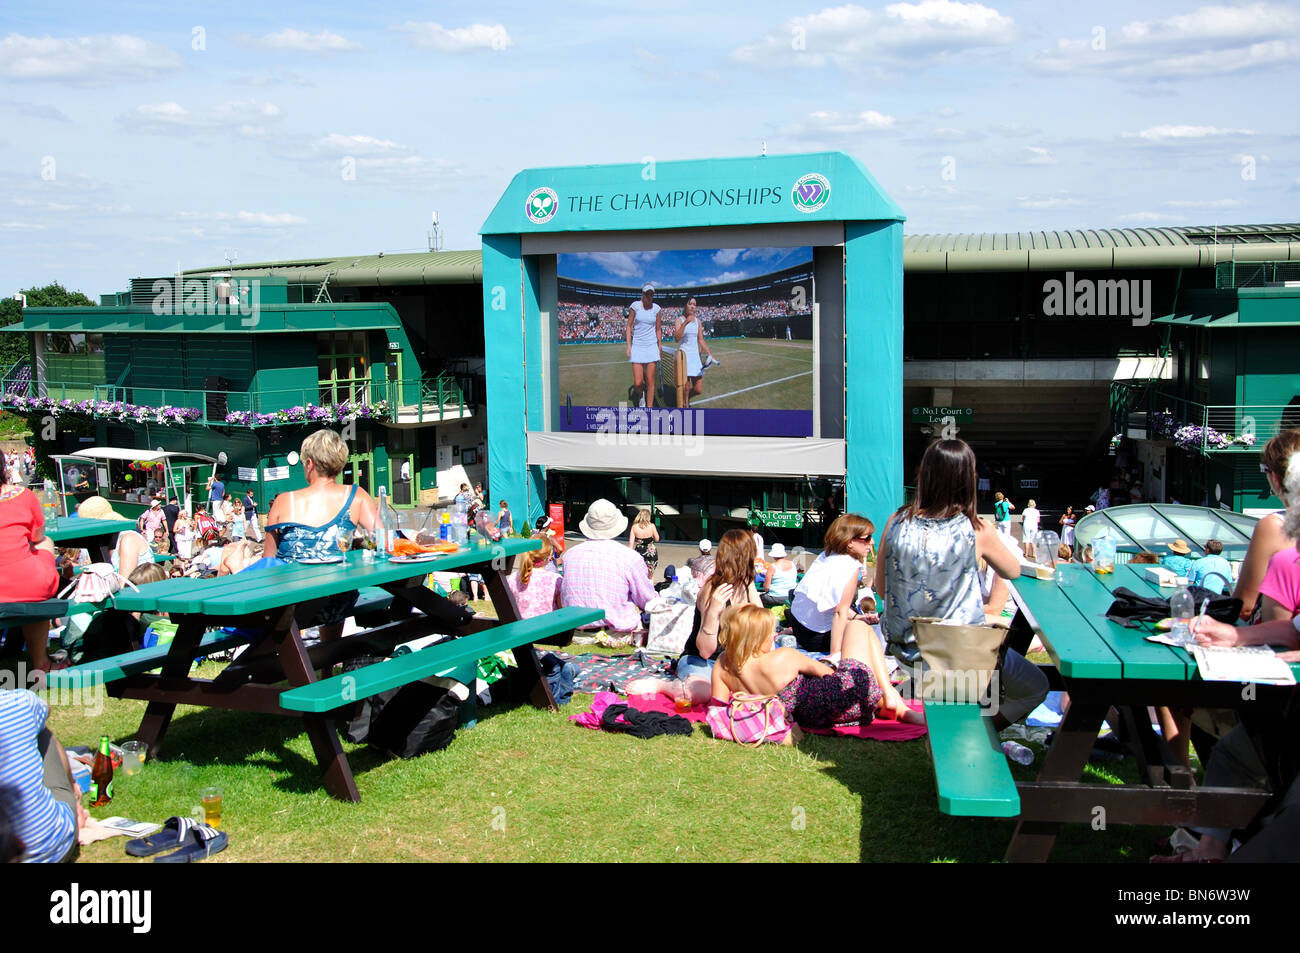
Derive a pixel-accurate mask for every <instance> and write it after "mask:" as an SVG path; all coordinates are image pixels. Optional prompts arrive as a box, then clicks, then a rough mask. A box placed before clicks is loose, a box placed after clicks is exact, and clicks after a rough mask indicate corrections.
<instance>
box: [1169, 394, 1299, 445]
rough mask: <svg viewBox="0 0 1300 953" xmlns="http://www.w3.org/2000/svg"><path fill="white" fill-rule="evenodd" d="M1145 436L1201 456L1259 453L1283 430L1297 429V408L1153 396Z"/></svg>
mask: <svg viewBox="0 0 1300 953" xmlns="http://www.w3.org/2000/svg"><path fill="white" fill-rule="evenodd" d="M1147 420H1148V426H1147V433H1148V435H1149V436H1151V437H1154V438H1161V439H1166V440H1172V441H1173V442H1174V443H1175V444H1177V445H1178V446H1180V447H1183V448H1185V449H1188V450H1196V451H1198V452H1200V453H1205V454H1211V453H1258V452H1259V451H1260V450H1261V449H1263V446H1264V444H1266V443H1267V442H1268V441H1269V440H1270V439H1272V438H1273V437H1275V436H1277V434H1278V433H1279V432H1281V431H1282V430H1287V429H1290V428H1292V427H1300V405H1294V404H1199V403H1197V402H1196V401H1191V400H1186V399H1184V398H1181V397H1173V396H1171V395H1169V394H1163V393H1159V392H1152V394H1151V398H1150V406H1149V409H1148V412H1147Z"/></svg>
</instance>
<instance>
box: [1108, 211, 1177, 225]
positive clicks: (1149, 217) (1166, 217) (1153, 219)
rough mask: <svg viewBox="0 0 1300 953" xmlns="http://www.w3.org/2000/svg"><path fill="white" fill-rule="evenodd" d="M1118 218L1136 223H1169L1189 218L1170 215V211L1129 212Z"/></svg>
mask: <svg viewBox="0 0 1300 953" xmlns="http://www.w3.org/2000/svg"><path fill="white" fill-rule="evenodd" d="M1118 220H1119V221H1121V222H1132V223H1133V224H1135V225H1168V224H1172V223H1174V222H1185V221H1187V218H1186V217H1185V216H1183V215H1170V214H1169V213H1168V212H1129V213H1128V214H1127V215H1121V216H1120V217H1119V219H1118Z"/></svg>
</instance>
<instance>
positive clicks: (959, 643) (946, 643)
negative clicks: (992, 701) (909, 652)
mask: <svg viewBox="0 0 1300 953" xmlns="http://www.w3.org/2000/svg"><path fill="white" fill-rule="evenodd" d="M912 632H913V634H914V635H915V636H916V644H917V647H918V648H919V649H920V650H921V658H922V659H924V660H925V664H926V667H927V669H928V671H927V672H925V674H924V675H923V676H922V678H921V697H922V698H923V699H925V700H926V701H942V702H946V703H948V704H959V705H960V704H971V705H974V704H980V705H983V704H985V703H986V701H987V700H988V696H989V691H988V689H989V685H990V684H991V683H992V682H993V674H994V672H996V671H997V669H998V654H999V652H1000V651H1001V649H1002V642H1003V640H1004V639H1006V636H1007V627H1006V626H1005V625H974V624H969V623H960V622H946V621H944V620H943V619H939V618H933V617H924V616H922V617H916V618H913V619H912ZM999 696H1000V692H999Z"/></svg>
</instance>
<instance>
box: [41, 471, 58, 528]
mask: <svg viewBox="0 0 1300 953" xmlns="http://www.w3.org/2000/svg"><path fill="white" fill-rule="evenodd" d="M41 516H43V517H44V518H45V528H46V529H58V526H59V497H58V494H57V493H55V492H54V481H53V480H46V481H45V489H44V491H42V493H41Z"/></svg>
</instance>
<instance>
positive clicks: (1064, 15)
mask: <svg viewBox="0 0 1300 953" xmlns="http://www.w3.org/2000/svg"><path fill="white" fill-rule="evenodd" d="M469 9H470V8H468V7H465V6H464V5H458V4H438V3H434V4H403V5H396V4H395V5H386V4H380V5H376V6H363V5H356V4H348V5H342V4H339V5H329V4H323V3H319V4H311V5H308V4H296V3H291V4H280V5H275V6H272V5H268V4H249V3H245V2H241V0H230V2H225V3H221V4H196V5H194V6H192V7H190V8H188V9H184V10H177V9H175V8H173V7H171V6H167V5H162V4H149V3H135V4H73V3H60V2H54V3H45V4H42V5H36V4H28V5H21V6H19V5H17V4H7V5H6V7H5V9H4V13H3V14H0V293H3V294H11V293H12V291H14V290H17V289H18V288H19V287H26V286H28V285H33V284H37V285H39V284H44V283H46V282H48V281H53V280H59V281H62V282H63V283H64V284H65V285H67V286H69V287H72V288H77V289H80V290H83V291H85V292H87V293H88V294H91V295H92V296H95V295H98V294H99V293H101V292H106V291H113V290H120V289H124V288H125V287H126V285H127V282H128V280H129V279H130V278H131V277H133V276H153V275H159V274H164V273H167V272H169V271H171V270H173V269H175V268H176V267H177V265H180V266H182V267H187V268H188V267H200V266H206V265H213V264H220V263H221V262H222V261H223V259H224V258H225V257H226V255H227V254H237V256H238V260H239V261H241V262H250V261H260V260H266V259H273V258H312V257H317V256H328V257H334V256H343V255H359V254H373V253H375V252H378V251H403V250H405V251H412V250H423V249H424V248H425V247H426V233H427V231H428V228H429V223H430V217H431V213H432V212H433V211H434V210H437V211H438V212H439V214H440V217H441V221H442V225H443V228H444V235H445V247H446V248H449V249H451V248H477V247H478V237H477V231H478V228H479V226H480V225H481V224H482V222H483V220H484V218H485V217H486V216H487V213H488V212H489V210H490V209H491V207H492V205H493V204H494V202H495V201H496V199H497V197H498V196H499V195H500V193H501V192H502V191H503V190H504V188H505V186H506V184H507V183H508V182H509V180H510V178H511V177H512V176H513V175H514V174H515V173H516V172H517V171H519V170H520V169H523V168H527V167H529V166H539V165H573V164H584V163H602V162H641V161H642V160H643V159H644V158H645V157H646V156H653V157H654V158H655V159H684V158H699V157H708V156H731V155H749V154H755V153H757V152H758V151H759V150H760V148H761V144H762V143H763V142H764V141H766V144H767V148H768V150H769V152H771V153H782V152H803V151H809V150H817V149H843V150H845V151H847V152H850V153H852V154H853V155H855V156H857V157H858V158H860V159H862V160H863V161H864V162H865V163H866V165H867V166H868V168H870V169H871V171H872V173H873V174H874V175H875V177H876V179H877V180H878V181H879V182H880V183H881V185H882V186H883V187H884V188H885V190H886V191H887V192H889V193H890V195H891V196H892V197H893V198H894V199H895V201H896V202H898V204H899V205H900V206H901V207H902V208H903V210H904V212H905V213H906V214H907V216H908V222H907V225H906V230H907V232H908V233H912V234H915V233H925V232H966V231H981V232H983V231H1018V230H1034V229H1049V228H1072V227H1114V226H1138V225H1193V224H1194V225H1202V224H1204V225H1213V224H1216V223H1219V224H1239V223H1258V222H1294V221H1297V220H1300V213H1298V212H1297V204H1298V200H1300V169H1298V168H1297V161H1296V160H1297V147H1296V143H1297V139H1296V134H1297V130H1296V123H1295V119H1294V109H1293V108H1292V104H1291V102H1290V101H1289V100H1290V98H1291V91H1293V90H1295V89H1296V88H1297V86H1298V85H1300V84H1298V83H1297V80H1300V68H1298V67H1300V8H1298V7H1297V6H1296V5H1295V4H1282V3H1274V2H1258V3H1239V4H1227V3H1217V4H1204V3H1199V4H1198V3H1196V2H1182V3H1177V2H1156V3H1150V4H1134V3H1119V2H1107V0H1103V2H1099V3H1091V4H1086V5H1085V4H1068V5H1057V4H1048V3H1014V4H1013V3H962V2H955V0H917V2H904V3H887V4H875V3H864V4H862V5H858V4H847V5H838V6H828V5H826V4H824V3H819V2H808V3H803V2H790V0H785V2H779V3H778V2H764V0H755V2H751V3H746V4H744V5H743V6H742V5H735V6H732V7H727V6H712V5H708V4H703V3H699V2H689V3H688V2H677V0H656V2H655V3H653V4H631V5H627V4H622V3H614V2H610V3H570V4H563V5H561V4H545V5H542V4H525V3H491V2H488V3H482V4H479V5H476V6H474V7H473V8H472V9H473V12H472V13H471V12H467V11H468V10H469Z"/></svg>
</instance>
